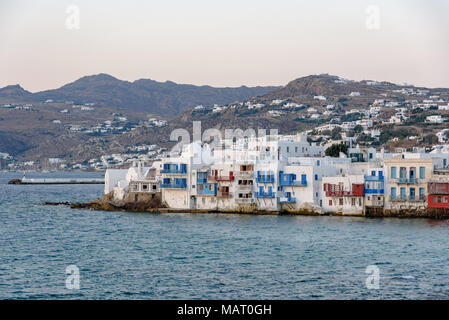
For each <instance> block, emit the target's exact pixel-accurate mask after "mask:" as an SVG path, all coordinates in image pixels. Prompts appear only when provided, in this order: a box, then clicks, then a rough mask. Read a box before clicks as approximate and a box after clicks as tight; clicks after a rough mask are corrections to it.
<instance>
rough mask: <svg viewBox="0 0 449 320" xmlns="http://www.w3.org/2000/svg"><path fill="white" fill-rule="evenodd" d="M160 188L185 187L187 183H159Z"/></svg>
mask: <svg viewBox="0 0 449 320" xmlns="http://www.w3.org/2000/svg"><path fill="white" fill-rule="evenodd" d="M161 188H163V189H186V188H187V184H185V183H161Z"/></svg>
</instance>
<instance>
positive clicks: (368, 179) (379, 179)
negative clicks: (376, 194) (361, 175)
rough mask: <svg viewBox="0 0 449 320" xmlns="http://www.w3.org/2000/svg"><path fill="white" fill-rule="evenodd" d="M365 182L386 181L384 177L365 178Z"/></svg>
mask: <svg viewBox="0 0 449 320" xmlns="http://www.w3.org/2000/svg"><path fill="white" fill-rule="evenodd" d="M365 181H367V182H368V181H369V182H377V181H379V182H380V181H384V176H365Z"/></svg>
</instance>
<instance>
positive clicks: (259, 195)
mask: <svg viewBox="0 0 449 320" xmlns="http://www.w3.org/2000/svg"><path fill="white" fill-rule="evenodd" d="M254 196H255V197H256V198H259V199H260V198H269V199H274V198H275V197H276V192H255V193H254Z"/></svg>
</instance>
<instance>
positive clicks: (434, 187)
mask: <svg viewBox="0 0 449 320" xmlns="http://www.w3.org/2000/svg"><path fill="white" fill-rule="evenodd" d="M427 189H428V193H429V194H449V182H429V183H428V184H427Z"/></svg>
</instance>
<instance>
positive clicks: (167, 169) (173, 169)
mask: <svg viewBox="0 0 449 320" xmlns="http://www.w3.org/2000/svg"><path fill="white" fill-rule="evenodd" d="M161 173H164V174H186V173H187V164H185V163H180V164H174V163H165V164H164V168H163V169H162V170H161Z"/></svg>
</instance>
